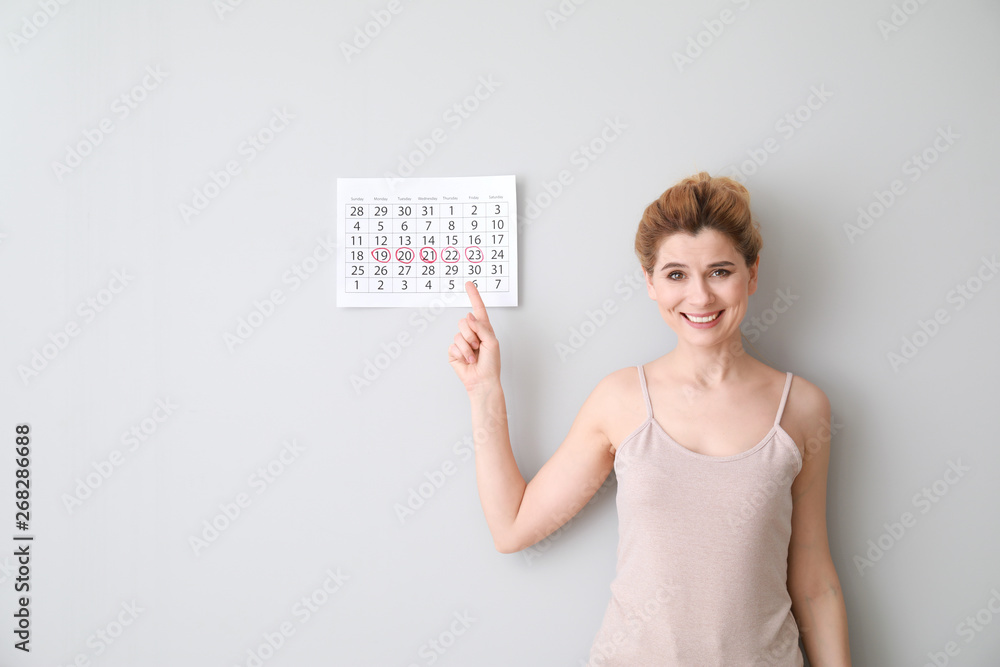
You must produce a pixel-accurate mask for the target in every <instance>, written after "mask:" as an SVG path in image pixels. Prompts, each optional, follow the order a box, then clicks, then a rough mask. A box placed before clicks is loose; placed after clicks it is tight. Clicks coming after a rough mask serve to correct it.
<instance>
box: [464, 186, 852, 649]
mask: <svg viewBox="0 0 1000 667" xmlns="http://www.w3.org/2000/svg"><path fill="white" fill-rule="evenodd" d="M762 245H763V242H762V240H761V235H760V231H759V228H758V225H757V224H756V222H755V221H754V220H753V218H752V216H751V213H750V195H749V193H748V191H747V190H746V188H744V187H743V186H742V185H740V184H739V183H737V182H736V181H733V180H731V179H728V178H713V177H711V176H710V175H709V174H707V173H704V172H702V173H700V174H698V175H696V176H692V177H690V178H686V179H684V180H683V181H681V182H680V183H678V184H677V185H675V186H674V187H672V188H670V189H668V190H667V191H666V192H664V193H663V195H662V196H660V197H659V198H658V199H657V200H656V201H654V202H653V203H651V204H650V205H649V206H648V207H647V208H646V210H645V213H644V214H643V217H642V220H641V222H640V224H639V229H638V232H637V234H636V240H635V250H636V255H637V256H638V258H639V263H640V265H641V266H642V270H643V274H644V276H645V280H646V289H647V292H648V294H649V297H650V298H651V299H652V300H654V301H655V302H656V304H657V306H658V308H659V311H660V314H661V316H662V317H663V320H664V321H665V322H666V324H667V325H668V326H669V327H670V328H671V329H673V331H674V332H675V333H676V334H677V345H676V347H675V348H674V349H673V350H670V351H669V352H667V353H666V354H664V355H663V356H661V357H659V358H658V359H654V360H653V361H650V362H647V363H645V364H636V365H635V366H632V367H627V368H623V369H620V370H617V371H615V372H613V373H611V374H610V375H607V376H606V377H605V378H604V379H603V380H601V381H600V382H599V383H598V385H597V387H595V388H594V390H593V391H592V392H591V394H590V396H588V397H587V400H586V401H585V402H584V404H583V407H582V408H581V409H580V412H579V414H578V415H577V417H576V419H575V420H574V422H573V424H572V426H571V427H570V430H569V433H568V434H567V436H566V438H565V440H564V441H563V443H562V444H561V445H560V446H559V448H558V449H557V450H556V452H555V453H554V454H553V455H552V457H551V458H550V459H549V460H548V461H547V462H546V463H545V465H544V466H542V468H541V469H540V470H539V471H538V473H537V474H536V475H535V476H534V478H533V479H532V480H531V482H530V483H528V482H525V480H524V478H523V477H522V476H521V474H520V472H519V470H518V467H517V463H516V462H515V460H514V456H513V452H512V449H511V445H510V436H509V430H508V427H507V412H506V404H505V399H504V394H503V389H502V388H501V386H500V350H499V343H498V341H497V338H496V334H495V333H494V331H493V327H492V325H491V324H490V320H489V315H488V314H487V312H486V308H485V306H484V305H483V302H482V299H481V298H480V296H479V293H478V291H476V288H475V286H474V285H473V284H472V283H466V291H467V292H468V293H469V298H470V299H471V301H472V304H473V308H474V312H473V313H471V314H469V315H467V316H466V317H465V318H463V319H461V320H459V332H458V333H457V334H456V335H455V337H454V341H453V343H452V344H451V346H450V347H449V351H448V358H449V362H450V363H451V365H452V368H453V369H454V370H455V372H456V373H457V374H458V376H459V378H460V379H461V380H462V382H463V384H464V385H465V388H466V391H467V392H468V395H469V400H470V403H471V407H472V424H473V428H474V441H475V452H476V479H477V483H478V485H479V494H480V501H481V503H482V506H483V512H484V514H485V515H486V521H487V523H488V524H489V528H490V531H491V533H492V534H493V539H494V544H495V546H496V548H497V550H499V551H501V552H503V553H511V552H515V551H519V550H521V549H524V548H526V547H529V546H531V545H533V544H535V543H536V542H538V541H539V540H541V539H543V538H545V537H546V536H547V535H549V534H551V533H552V532H553V531H555V530H556V529H558V528H559V527H560V526H562V525H563V524H565V523H566V522H567V521H568V520H569V519H571V518H572V517H573V516H574V515H575V514H576V513H577V512H578V511H579V510H580V508H582V507H583V506H584V505H585V504H586V503H587V502H588V501H589V500H590V498H591V497H592V496H593V495H594V493H595V492H596V490H597V489H598V488H600V487H601V485H602V483H603V482H604V480H605V479H606V478H607V476H608V475H609V474H610V472H611V470H614V471H615V473H616V476H617V482H618V491H617V495H616V503H617V506H618V522H619V532H618V535H619V546H618V550H617V555H618V563H617V572H616V575H615V578H614V579H613V581H612V582H611V586H610V588H611V591H610V592H611V596H610V600H609V601H608V604H607V607H606V609H605V613H604V617H603V621H602V623H601V626H600V628H599V629H598V631H597V633H596V635H595V636H594V640H593V643H592V645H591V650H590V661H589V663H588V665H593V666H596V665H604V666H605V667H608V666H611V665H621V666H625V665H628V666H630V667H631V666H633V665H691V666H696V665H697V666H698V667H701V666H703V665H726V666H727V667H739V666H750V665H760V664H767V665H772V666H773V667H801V666H802V664H803V656H802V651H801V650H800V647H799V641H800V639H801V641H802V643H803V644H804V647H805V651H806V654H807V655H808V657H809V659H810V661H811V663H812V664H816V665H819V664H822V665H837V666H840V667H843V666H844V665H850V653H849V650H848V635H847V618H846V611H845V606H844V601H843V598H842V596H841V591H840V581H839V579H838V577H837V572H836V570H835V568H834V565H833V561H832V558H831V556H830V549H829V545H828V542H827V529H826V478H827V468H828V464H829V444H830V429H829V426H830V405H829V402H828V401H827V398H826V395H825V394H824V393H823V392H822V391H821V390H820V389H819V388H818V387H816V386H815V385H814V384H812V383H811V382H809V381H808V380H806V379H805V378H803V377H800V376H794V375H793V374H792V373H791V372H787V371H785V372H783V371H780V370H777V369H774V368H771V367H770V366H768V365H765V364H764V363H762V362H760V361H758V360H756V359H754V358H753V357H751V356H750V355H748V354H746V353H745V352H744V350H743V344H742V340H741V332H740V322H741V321H742V320H743V318H744V316H745V314H746V312H747V301H748V299H749V297H750V295H751V294H753V293H754V292H755V291H756V289H757V270H758V267H759V263H760V260H759V251H760V249H761V247H762ZM806 442H809V443H810V447H809V449H808V451H807V450H806V449H804V443H806Z"/></svg>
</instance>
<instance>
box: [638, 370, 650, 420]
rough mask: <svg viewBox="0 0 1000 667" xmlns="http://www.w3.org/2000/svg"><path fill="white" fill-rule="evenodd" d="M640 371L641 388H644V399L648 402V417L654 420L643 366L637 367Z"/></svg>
mask: <svg viewBox="0 0 1000 667" xmlns="http://www.w3.org/2000/svg"><path fill="white" fill-rule="evenodd" d="M636 368H638V369H639V386H640V387H642V398H643V400H644V401H646V416H647V417H648V418H650V419H652V418H653V405H652V404H651V403H650V402H649V390H648V389H647V388H646V373H644V372H643V370H642V364H639V365H638V366H636Z"/></svg>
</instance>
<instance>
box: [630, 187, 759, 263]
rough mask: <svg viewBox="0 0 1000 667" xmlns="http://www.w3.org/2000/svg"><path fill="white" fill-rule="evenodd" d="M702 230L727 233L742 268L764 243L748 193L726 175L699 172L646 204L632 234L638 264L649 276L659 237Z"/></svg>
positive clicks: (694, 233) (752, 259)
mask: <svg viewBox="0 0 1000 667" xmlns="http://www.w3.org/2000/svg"><path fill="white" fill-rule="evenodd" d="M702 229H715V230H718V231H720V232H722V233H723V234H725V235H726V236H728V237H729V239H730V240H731V241H732V242H733V246H734V247H735V248H736V252H738V253H739V254H740V255H742V257H743V261H745V262H746V265H747V267H750V266H751V265H753V263H754V262H755V261H757V254H758V253H759V252H760V249H761V248H762V247H763V245H764V240H763V238H761V235H760V225H758V224H757V222H756V220H755V219H754V218H753V216H752V215H751V214H750V192H749V191H748V190H747V189H746V188H745V187H743V186H742V185H741V184H740V183H738V182H736V181H734V180H733V179H731V178H727V177H725V176H716V177H712V176H709V175H708V172H705V171H703V172H700V173H698V174H696V175H695V176H689V177H687V178H685V179H684V180H682V181H680V182H679V183H677V184H676V185H674V186H672V187H670V188H668V189H667V191H666V192H664V193H663V194H662V195H660V198H659V199H657V200H656V201H654V202H653V203H652V204H650V205H649V206H647V207H646V210H645V212H644V213H643V214H642V220H640V221H639V230H638V231H637V232H636V234H635V254H636V255H637V256H638V258H639V264H641V265H642V268H643V269H644V270H645V271H646V274H647V275H649V276H652V275H653V267H654V265H655V264H656V252H657V250H658V249H659V246H660V242H661V241H662V240H663V239H664V238H665V237H667V236H670V235H671V234H676V233H678V232H683V233H687V234H692V235H697V234H698V232H700V231H701V230H702Z"/></svg>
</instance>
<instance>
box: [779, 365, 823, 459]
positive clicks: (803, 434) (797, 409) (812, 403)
mask: <svg viewBox="0 0 1000 667" xmlns="http://www.w3.org/2000/svg"><path fill="white" fill-rule="evenodd" d="M781 424H782V427H786V426H787V428H785V430H786V431H787V432H788V434H789V435H791V436H792V439H793V440H795V442H796V443H797V444H798V446H799V449H802V448H803V447H804V446H805V443H806V442H807V441H808V440H809V439H810V438H815V437H817V435H818V434H822V433H823V431H826V433H827V434H829V430H828V429H830V400H829V399H828V398H827V396H826V393H825V392H824V391H823V390H822V389H820V388H819V387H818V386H816V385H815V384H814V383H812V382H810V381H809V380H807V379H806V378H804V377H802V376H801V375H795V377H794V378H793V379H792V386H791V388H790V389H789V390H788V399H787V401H786V402H785V412H784V414H783V415H782V418H781ZM827 437H828V436H827Z"/></svg>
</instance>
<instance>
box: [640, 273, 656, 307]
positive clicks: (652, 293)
mask: <svg viewBox="0 0 1000 667" xmlns="http://www.w3.org/2000/svg"><path fill="white" fill-rule="evenodd" d="M642 275H643V276H645V278H646V293H647V294H649V298H650V299H652V300H653V301H656V288H655V287H653V277H652V276H650V275H649V273H647V272H646V269H645V267H643V269H642Z"/></svg>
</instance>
